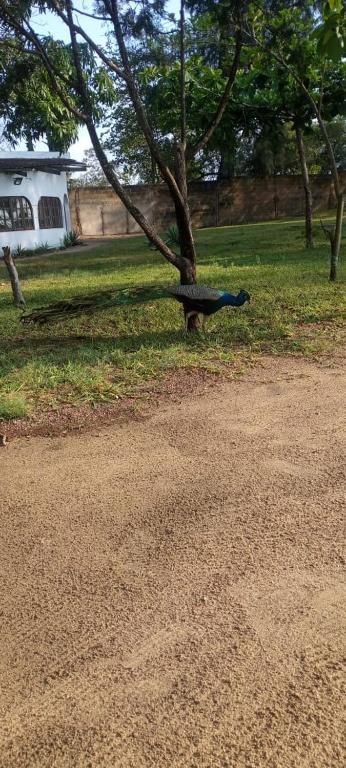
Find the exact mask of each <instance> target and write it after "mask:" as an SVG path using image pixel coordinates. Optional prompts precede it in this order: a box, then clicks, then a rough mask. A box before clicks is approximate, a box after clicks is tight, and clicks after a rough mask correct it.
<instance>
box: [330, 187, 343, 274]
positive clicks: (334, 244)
mask: <svg viewBox="0 0 346 768" xmlns="http://www.w3.org/2000/svg"><path fill="white" fill-rule="evenodd" d="M344 202H345V198H344V194H343V193H342V192H341V193H340V194H339V195H338V196H337V205H336V218H335V230H334V236H333V237H331V238H330V250H331V254H330V274H329V279H330V280H331V281H332V282H333V283H334V282H335V280H336V278H337V271H338V262H339V253H340V246H341V238H342V220H343V214H344Z"/></svg>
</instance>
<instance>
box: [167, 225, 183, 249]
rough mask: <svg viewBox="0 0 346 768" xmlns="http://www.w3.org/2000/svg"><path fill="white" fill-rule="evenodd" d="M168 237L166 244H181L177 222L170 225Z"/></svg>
mask: <svg viewBox="0 0 346 768" xmlns="http://www.w3.org/2000/svg"><path fill="white" fill-rule="evenodd" d="M166 238H167V240H166V241H165V242H166V245H180V239H179V232H178V227H176V226H175V224H172V226H171V227H168V229H167V232H166Z"/></svg>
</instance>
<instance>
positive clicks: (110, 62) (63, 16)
mask: <svg viewBox="0 0 346 768" xmlns="http://www.w3.org/2000/svg"><path fill="white" fill-rule="evenodd" d="M52 4H53V8H54V10H55V11H56V13H57V14H58V16H59V18H60V19H61V20H62V21H63V22H64V24H66V26H67V27H68V28H69V27H70V23H69V21H68V18H67V16H66V14H65V13H64V12H63V10H62V9H61V7H60V4H59V2H57V0H52ZM73 10H74V8H73V6H72V11H73ZM85 15H89V14H85ZM72 26H73V29H74V31H75V33H76V34H78V35H80V37H82V38H83V39H84V40H85V42H86V43H88V45H90V48H91V49H92V50H93V51H94V52H95V53H96V54H97V55H98V56H99V58H100V59H101V61H103V63H104V64H106V66H107V67H109V69H111V70H112V72H115V74H116V75H118V77H120V78H121V79H122V80H126V75H125V73H124V72H123V70H122V69H121V68H120V67H118V65H117V64H116V63H115V61H113V59H110V58H109V56H107V55H106V53H105V52H104V51H103V49H102V48H101V47H100V46H99V45H97V43H95V41H94V40H93V39H92V38H91V37H89V35H88V34H87V33H86V32H85V30H84V29H82V27H80V26H79V25H78V24H75V23H74V20H73V17H72Z"/></svg>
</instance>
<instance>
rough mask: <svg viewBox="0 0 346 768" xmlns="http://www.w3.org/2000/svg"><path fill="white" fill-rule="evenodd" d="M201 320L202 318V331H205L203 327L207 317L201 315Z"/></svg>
mask: <svg viewBox="0 0 346 768" xmlns="http://www.w3.org/2000/svg"><path fill="white" fill-rule="evenodd" d="M202 318H203V320H202V331H205V325H206V322H207V315H202Z"/></svg>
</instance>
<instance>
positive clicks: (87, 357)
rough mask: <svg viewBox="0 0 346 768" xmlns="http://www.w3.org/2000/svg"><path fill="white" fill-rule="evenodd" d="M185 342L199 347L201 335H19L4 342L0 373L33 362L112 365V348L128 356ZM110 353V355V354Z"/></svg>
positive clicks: (160, 332)
mask: <svg viewBox="0 0 346 768" xmlns="http://www.w3.org/2000/svg"><path fill="white" fill-rule="evenodd" d="M181 344H184V345H186V346H187V347H189V348H196V347H198V346H199V345H201V344H203V337H202V336H201V335H200V334H196V335H193V336H189V337H188V336H186V335H185V334H184V331H183V330H172V331H159V332H158V331H147V332H145V333H141V334H133V335H132V334H122V335H119V336H116V335H114V336H110V335H108V336H102V335H97V336H92V335H87V334H73V335H71V336H45V337H44V338H42V337H41V338H32V337H28V338H19V339H16V340H15V342H14V341H13V340H12V341H8V342H6V341H5V342H2V345H1V354H0V371H1V374H2V375H3V376H4V375H9V374H11V372H12V371H14V370H17V371H18V370H20V369H21V368H24V367H25V366H26V365H27V364H28V363H30V362H32V361H38V362H41V363H44V362H46V363H47V365H48V364H50V365H52V364H53V365H59V364H60V365H66V364H68V363H74V364H76V365H78V364H79V363H81V364H85V365H90V366H93V365H94V366H95V367H96V366H97V365H99V364H100V363H106V364H107V363H110V364H112V362H113V361H112V350H115V349H117V350H119V351H120V352H122V353H123V354H124V355H125V356H126V355H127V354H128V355H132V354H135V353H136V352H138V351H139V350H142V349H148V350H153V349H154V350H156V351H157V352H159V351H160V350H161V351H163V350H165V349H167V348H168V347H171V346H177V345H181ZM108 353H109V354H108Z"/></svg>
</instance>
